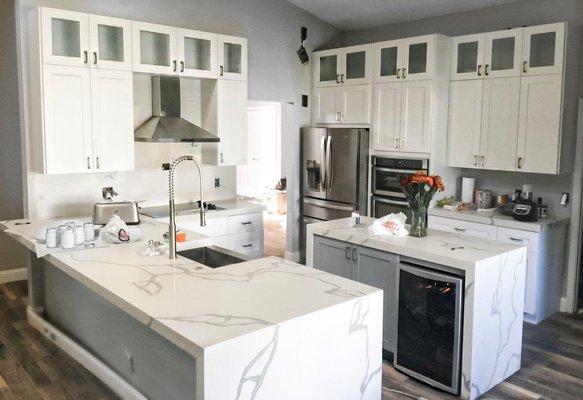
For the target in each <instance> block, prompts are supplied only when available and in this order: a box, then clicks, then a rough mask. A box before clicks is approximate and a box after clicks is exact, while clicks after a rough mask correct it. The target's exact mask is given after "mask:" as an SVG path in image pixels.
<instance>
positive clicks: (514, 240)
mask: <svg viewBox="0 0 583 400" xmlns="http://www.w3.org/2000/svg"><path fill="white" fill-rule="evenodd" d="M508 239H510V240H512V241H513V242H520V243H522V242H523V241H524V239H518V238H513V237H511V238H508Z"/></svg>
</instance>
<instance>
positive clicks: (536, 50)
mask: <svg viewBox="0 0 583 400" xmlns="http://www.w3.org/2000/svg"><path fill="white" fill-rule="evenodd" d="M564 47H565V24H564V23H562V22H561V23H557V24H548V25H539V26H531V27H528V28H524V31H523V45H522V54H523V57H522V62H523V65H522V67H523V70H522V73H523V75H542V74H560V73H562V72H563V57H564V51H565V50H564Z"/></svg>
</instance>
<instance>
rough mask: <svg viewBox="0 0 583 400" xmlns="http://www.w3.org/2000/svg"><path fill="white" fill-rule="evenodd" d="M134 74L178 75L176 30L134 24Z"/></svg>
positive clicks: (142, 23)
mask: <svg viewBox="0 0 583 400" xmlns="http://www.w3.org/2000/svg"><path fill="white" fill-rule="evenodd" d="M132 50H133V65H134V67H133V70H134V72H145V73H152V74H157V73H160V74H177V73H178V61H177V60H176V28H172V27H170V26H164V25H155V24H147V23H145V22H132Z"/></svg>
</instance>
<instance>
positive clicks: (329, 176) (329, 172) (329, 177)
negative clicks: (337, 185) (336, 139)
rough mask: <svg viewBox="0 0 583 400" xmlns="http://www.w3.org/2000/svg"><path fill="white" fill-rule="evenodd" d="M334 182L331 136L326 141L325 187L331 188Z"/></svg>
mask: <svg viewBox="0 0 583 400" xmlns="http://www.w3.org/2000/svg"><path fill="white" fill-rule="evenodd" d="M333 184H334V157H333V155H332V136H328V143H326V188H327V189H329V190H331V189H332V185H333Z"/></svg>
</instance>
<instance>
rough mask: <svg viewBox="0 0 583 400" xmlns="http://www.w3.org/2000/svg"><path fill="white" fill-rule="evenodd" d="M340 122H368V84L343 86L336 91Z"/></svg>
mask: <svg viewBox="0 0 583 400" xmlns="http://www.w3.org/2000/svg"><path fill="white" fill-rule="evenodd" d="M337 99H338V101H339V104H338V106H337V110H338V112H339V113H340V122H341V123H344V124H369V123H370V86H369V85H354V86H343V87H342V88H341V89H339V91H338V97H337Z"/></svg>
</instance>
